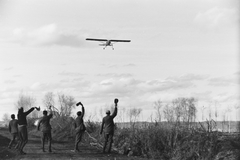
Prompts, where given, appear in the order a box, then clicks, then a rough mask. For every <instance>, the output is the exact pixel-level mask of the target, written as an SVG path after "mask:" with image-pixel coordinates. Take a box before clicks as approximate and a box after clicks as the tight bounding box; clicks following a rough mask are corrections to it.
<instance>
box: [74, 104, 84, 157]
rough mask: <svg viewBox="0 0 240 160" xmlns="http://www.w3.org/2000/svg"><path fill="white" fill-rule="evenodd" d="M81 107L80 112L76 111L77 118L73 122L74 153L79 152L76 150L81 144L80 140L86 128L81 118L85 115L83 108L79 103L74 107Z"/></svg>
mask: <svg viewBox="0 0 240 160" xmlns="http://www.w3.org/2000/svg"><path fill="white" fill-rule="evenodd" d="M79 105H81V106H82V112H81V111H78V112H77V118H76V119H75V121H74V128H75V131H76V136H75V147H74V151H75V152H79V148H78V144H79V143H80V142H81V140H82V136H83V134H84V132H85V130H86V127H85V125H84V121H83V116H84V114H85V109H84V106H83V104H82V103H81V102H78V103H77V104H76V106H79Z"/></svg>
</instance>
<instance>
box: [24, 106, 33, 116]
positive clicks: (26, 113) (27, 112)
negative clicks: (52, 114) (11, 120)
mask: <svg viewBox="0 0 240 160" xmlns="http://www.w3.org/2000/svg"><path fill="white" fill-rule="evenodd" d="M34 109H35V107H32V108H30V109H29V110H28V111H26V112H24V114H25V115H28V114H29V113H31V112H32V111H33V110H34Z"/></svg>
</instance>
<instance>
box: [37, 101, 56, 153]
mask: <svg viewBox="0 0 240 160" xmlns="http://www.w3.org/2000/svg"><path fill="white" fill-rule="evenodd" d="M49 109H50V114H49V115H48V112H47V111H46V110H44V111H43V117H42V118H41V120H40V121H39V123H38V126H37V130H38V131H39V130H40V126H41V131H42V137H41V141H42V151H43V152H45V149H44V147H45V140H46V139H47V140H48V151H49V152H52V134H51V129H52V127H51V125H50V119H51V118H52V117H53V114H52V108H51V106H50V107H49Z"/></svg>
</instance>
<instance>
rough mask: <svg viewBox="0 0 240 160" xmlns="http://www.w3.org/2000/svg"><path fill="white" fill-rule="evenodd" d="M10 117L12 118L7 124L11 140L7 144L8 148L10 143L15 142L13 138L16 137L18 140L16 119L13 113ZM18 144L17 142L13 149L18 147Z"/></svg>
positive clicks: (10, 145)
mask: <svg viewBox="0 0 240 160" xmlns="http://www.w3.org/2000/svg"><path fill="white" fill-rule="evenodd" d="M11 118H12V120H11V121H10V122H9V125H8V130H9V132H10V133H11V135H12V140H11V141H10V143H9V145H8V148H9V149H11V147H12V144H13V143H14V142H15V139H18V141H19V138H18V120H16V119H15V114H12V115H11ZM18 145H19V144H18V142H17V145H16V146H15V149H17V148H18Z"/></svg>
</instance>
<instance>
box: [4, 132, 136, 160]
mask: <svg viewBox="0 0 240 160" xmlns="http://www.w3.org/2000/svg"><path fill="white" fill-rule="evenodd" d="M10 136H11V135H10V134H9V133H8V130H7V129H6V128H0V159H17V160H32V159H34V160H40V159H44V160H55V159H57V160H61V159H62V160H63V159H64V160H74V159H80V160H137V159H140V158H139V157H127V156H126V155H120V154H117V153H111V154H109V155H108V154H102V153H101V150H99V149H97V148H94V147H91V146H90V145H87V144H80V145H79V149H80V152H79V153H75V152H73V148H74V144H73V143H69V142H56V141H53V143H52V153H49V152H42V150H41V142H40V137H33V136H29V141H28V143H27V145H26V146H25V148H24V152H26V153H27V154H26V155H19V154H17V152H16V150H15V149H8V148H7V146H8V144H9V142H10ZM45 148H46V149H47V146H46V147H45ZM46 151H47V150H46Z"/></svg>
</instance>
